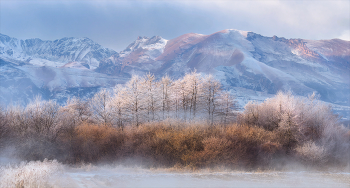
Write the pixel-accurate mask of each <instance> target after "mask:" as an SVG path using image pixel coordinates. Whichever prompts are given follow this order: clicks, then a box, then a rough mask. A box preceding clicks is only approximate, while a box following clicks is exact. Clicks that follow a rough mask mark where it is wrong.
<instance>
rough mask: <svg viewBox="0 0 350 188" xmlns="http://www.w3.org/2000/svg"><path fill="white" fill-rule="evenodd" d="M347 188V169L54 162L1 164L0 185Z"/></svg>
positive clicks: (349, 179)
mask: <svg viewBox="0 0 350 188" xmlns="http://www.w3.org/2000/svg"><path fill="white" fill-rule="evenodd" d="M16 186H17V187H22V186H24V187H339V188H340V187H349V186H350V173H349V172H320V171H283V172H281V171H267V172H244V171H219V172H212V171H209V170H202V171H197V172H178V171H175V170H167V169H153V170H152V169H151V170H149V169H143V168H141V167H133V168H130V167H129V168H128V167H122V166H116V165H114V166H109V165H105V166H92V165H82V166H80V167H68V166H65V165H62V164H60V163H58V162H57V161H43V162H27V163H25V162H22V163H20V164H11V165H9V164H7V165H5V164H2V165H1V167H0V187H16Z"/></svg>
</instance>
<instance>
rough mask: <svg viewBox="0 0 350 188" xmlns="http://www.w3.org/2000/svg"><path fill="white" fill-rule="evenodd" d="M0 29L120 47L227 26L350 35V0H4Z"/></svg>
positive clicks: (269, 32)
mask: <svg viewBox="0 0 350 188" xmlns="http://www.w3.org/2000/svg"><path fill="white" fill-rule="evenodd" d="M0 9H1V11H0V33H2V34H5V35H9V36H11V37H16V38H20V39H27V38H40V39H43V40H55V39H59V38H63V37H88V38H90V39H92V40H94V41H95V42H98V43H99V44H101V45H103V46H105V47H108V48H112V49H114V50H116V51H121V50H123V49H125V48H126V47H127V46H128V45H129V44H130V43H131V42H132V41H134V40H135V39H136V38H137V36H148V37H152V36H154V35H159V36H162V37H163V38H165V39H173V38H176V37H178V36H180V35H182V34H185V33H191V32H192V33H201V34H211V33H214V32H217V31H220V30H223V29H239V30H244V31H253V32H255V33H259V34H261V35H264V36H273V35H277V36H279V37H285V38H304V39H332V38H341V39H345V40H349V39H350V1H349V0H338V1H337V0H306V1H305V0H284V1H278V0H235V1H232V0H231V1H199V0H192V1H185V0H182V1H171V0H167V1H165V0H164V1H160V0H158V1H136V0H134V1H130V0H129V1H112V0H106V1H97V0H91V1H86V0H84V1H83V0H75V1H73V0H70V1H56V0H42V1H38V0H36V1H30V0H27V1H25V0H21V1H15V0H1V1H0Z"/></svg>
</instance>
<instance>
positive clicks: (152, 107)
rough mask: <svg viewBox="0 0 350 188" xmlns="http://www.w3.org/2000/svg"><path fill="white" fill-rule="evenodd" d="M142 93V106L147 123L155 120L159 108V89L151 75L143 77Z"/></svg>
mask: <svg viewBox="0 0 350 188" xmlns="http://www.w3.org/2000/svg"><path fill="white" fill-rule="evenodd" d="M142 84H143V85H142V87H141V90H142V93H143V96H144V100H143V102H144V106H145V109H146V111H147V112H146V113H147V120H148V122H150V121H154V120H155V115H156V112H157V111H158V110H159V107H160V101H159V100H158V99H160V96H159V94H160V88H159V87H158V85H159V84H158V83H157V82H156V81H155V77H154V75H153V74H151V73H148V74H146V75H145V77H144V79H143V83H142Z"/></svg>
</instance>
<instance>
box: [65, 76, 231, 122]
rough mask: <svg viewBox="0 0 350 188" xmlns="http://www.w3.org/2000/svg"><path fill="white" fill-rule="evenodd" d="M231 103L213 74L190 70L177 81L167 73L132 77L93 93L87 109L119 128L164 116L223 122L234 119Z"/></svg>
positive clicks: (159, 118)
mask: <svg viewBox="0 0 350 188" xmlns="http://www.w3.org/2000/svg"><path fill="white" fill-rule="evenodd" d="M234 102H235V101H234V98H233V97H232V96H231V95H230V94H229V93H228V92H226V91H223V90H222V89H221V86H220V83H219V81H217V80H215V79H214V78H213V76H211V75H208V76H206V77H201V76H200V75H199V74H197V73H196V72H192V73H189V74H186V75H185V76H184V77H183V78H181V79H178V80H172V79H170V78H169V77H168V76H165V77H163V78H161V79H160V80H156V79H155V77H154V75H152V74H147V75H145V76H144V77H139V76H133V77H132V78H131V79H130V81H129V82H127V83H126V84H125V85H123V86H121V85H119V86H117V87H116V88H115V89H114V91H113V92H109V91H107V90H101V91H100V92H99V93H97V94H95V96H94V97H93V98H92V99H91V102H90V108H91V112H92V116H93V118H94V119H95V120H97V121H99V122H100V123H103V124H106V125H117V126H120V127H121V126H124V125H126V124H132V125H136V126H138V125H140V124H142V123H145V122H153V121H162V120H165V119H177V120H182V121H186V122H194V121H203V120H205V121H206V122H208V123H209V124H213V123H224V124H226V123H229V122H232V120H233V119H234V113H233V111H234V108H235V103H234ZM68 106H69V104H68Z"/></svg>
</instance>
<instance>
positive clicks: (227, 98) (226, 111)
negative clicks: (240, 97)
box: [217, 91, 237, 125]
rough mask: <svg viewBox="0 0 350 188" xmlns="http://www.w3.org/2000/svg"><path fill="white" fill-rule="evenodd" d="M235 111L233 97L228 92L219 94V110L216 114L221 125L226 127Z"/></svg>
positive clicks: (231, 120)
mask: <svg viewBox="0 0 350 188" xmlns="http://www.w3.org/2000/svg"><path fill="white" fill-rule="evenodd" d="M236 110H237V106H236V101H235V99H234V97H233V96H232V95H231V94H230V93H229V92H228V91H224V92H221V94H220V96H219V110H218V113H217V115H219V116H220V118H221V123H223V124H224V125H226V124H228V123H231V122H233V121H234V119H235V115H236V113H235V111H236Z"/></svg>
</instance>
